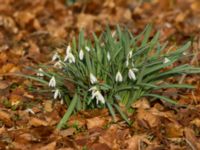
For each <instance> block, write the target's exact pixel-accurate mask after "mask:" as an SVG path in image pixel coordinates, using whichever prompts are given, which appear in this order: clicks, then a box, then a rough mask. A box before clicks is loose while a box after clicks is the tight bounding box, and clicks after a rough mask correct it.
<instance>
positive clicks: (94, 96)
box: [92, 91, 105, 104]
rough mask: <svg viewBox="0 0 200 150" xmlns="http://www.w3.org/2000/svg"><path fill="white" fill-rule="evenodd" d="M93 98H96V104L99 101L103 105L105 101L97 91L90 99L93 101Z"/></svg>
mask: <svg viewBox="0 0 200 150" xmlns="http://www.w3.org/2000/svg"><path fill="white" fill-rule="evenodd" d="M94 98H96V100H97V104H98V103H99V101H100V102H101V103H103V104H104V103H105V99H104V97H103V95H102V94H101V93H100V92H99V91H96V92H94V93H92V99H94Z"/></svg>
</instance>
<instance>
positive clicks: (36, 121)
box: [29, 117, 48, 127]
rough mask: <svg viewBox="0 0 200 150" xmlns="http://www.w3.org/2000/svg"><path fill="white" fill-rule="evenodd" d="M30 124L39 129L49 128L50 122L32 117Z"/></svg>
mask: <svg viewBox="0 0 200 150" xmlns="http://www.w3.org/2000/svg"><path fill="white" fill-rule="evenodd" d="M29 124H30V125H31V126H34V127H38V126H48V122H47V121H45V120H41V119H39V118H36V117H32V118H31V119H30V121H29Z"/></svg>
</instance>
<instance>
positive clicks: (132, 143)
mask: <svg viewBox="0 0 200 150" xmlns="http://www.w3.org/2000/svg"><path fill="white" fill-rule="evenodd" d="M144 138H145V135H134V136H132V137H131V138H129V139H128V140H126V141H125V143H126V144H127V145H128V146H127V148H126V149H127V150H140V143H141V142H142V140H143V139H144Z"/></svg>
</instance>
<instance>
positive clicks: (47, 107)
mask: <svg viewBox="0 0 200 150" xmlns="http://www.w3.org/2000/svg"><path fill="white" fill-rule="evenodd" d="M44 110H45V111H46V112H52V111H53V103H52V100H45V101H44Z"/></svg>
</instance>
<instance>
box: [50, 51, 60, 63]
mask: <svg viewBox="0 0 200 150" xmlns="http://www.w3.org/2000/svg"><path fill="white" fill-rule="evenodd" d="M57 59H60V56H59V55H58V53H57V52H56V53H55V54H54V55H53V57H52V60H51V61H55V60H57Z"/></svg>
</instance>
